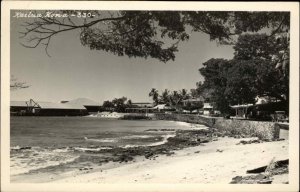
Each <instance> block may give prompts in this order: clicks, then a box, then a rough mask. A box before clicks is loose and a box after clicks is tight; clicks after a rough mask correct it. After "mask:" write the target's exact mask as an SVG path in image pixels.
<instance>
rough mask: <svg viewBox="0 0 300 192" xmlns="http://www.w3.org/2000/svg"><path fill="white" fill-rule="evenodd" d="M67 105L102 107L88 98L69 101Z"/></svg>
mask: <svg viewBox="0 0 300 192" xmlns="http://www.w3.org/2000/svg"><path fill="white" fill-rule="evenodd" d="M66 103H67V104H72V105H82V106H100V105H101V104H100V103H98V102H96V101H93V100H91V99H88V98H78V99H74V100H71V101H68V102H66Z"/></svg>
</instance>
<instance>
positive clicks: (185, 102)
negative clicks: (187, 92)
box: [182, 97, 204, 108]
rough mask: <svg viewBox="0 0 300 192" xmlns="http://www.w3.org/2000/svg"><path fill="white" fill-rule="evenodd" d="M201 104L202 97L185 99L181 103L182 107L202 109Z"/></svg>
mask: <svg viewBox="0 0 300 192" xmlns="http://www.w3.org/2000/svg"><path fill="white" fill-rule="evenodd" d="M203 102H204V99H203V98H202V97H200V98H191V99H185V100H183V101H182V103H183V106H184V107H186V106H188V105H192V106H199V108H201V107H202V104H203Z"/></svg>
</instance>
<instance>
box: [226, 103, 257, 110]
mask: <svg viewBox="0 0 300 192" xmlns="http://www.w3.org/2000/svg"><path fill="white" fill-rule="evenodd" d="M251 106H253V104H244V105H233V106H230V107H231V108H234V109H238V108H245V107H251Z"/></svg>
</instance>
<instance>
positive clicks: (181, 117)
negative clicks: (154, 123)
mask: <svg viewBox="0 0 300 192" xmlns="http://www.w3.org/2000/svg"><path fill="white" fill-rule="evenodd" d="M155 117H156V119H159V120H173V121H183V122H188V123H197V124H204V125H206V126H208V127H212V128H215V129H216V130H217V131H218V132H219V133H222V134H226V135H231V136H235V135H239V136H244V137H258V138H260V139H267V140H269V139H277V138H279V132H280V125H279V124H277V123H274V122H263V121H248V120H237V119H224V118H216V117H204V116H199V115H190V114H156V115H155Z"/></svg>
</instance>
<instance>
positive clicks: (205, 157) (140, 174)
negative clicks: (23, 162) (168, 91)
mask: <svg viewBox="0 0 300 192" xmlns="http://www.w3.org/2000/svg"><path fill="white" fill-rule="evenodd" d="M256 139H257V138H233V137H227V136H225V137H218V138H215V139H213V140H212V141H210V142H205V143H200V144H199V145H195V146H191V147H183V148H180V147H179V148H178V149H174V150H171V152H172V153H169V154H165V155H164V154H159V153H158V154H153V155H152V156H149V157H146V156H144V153H142V155H141V154H140V155H134V157H133V159H131V160H130V159H128V160H126V158H125V160H124V161H115V162H111V161H110V162H108V163H105V164H103V165H100V166H93V167H92V169H82V170H76V171H69V172H65V173H63V174H59V175H56V174H50V173H37V174H34V175H26V174H25V175H19V176H13V177H11V182H16V183H19V182H22V183H41V182H55V183H65V182H66V183H72V182H92V183H124V182H125V183H140V182H141V183H227V184H228V183H230V182H231V180H232V178H234V177H236V176H241V175H242V176H246V175H248V174H246V171H247V170H249V169H254V168H257V167H260V166H265V165H268V163H269V162H270V161H271V160H272V159H273V158H275V159H276V160H284V159H288V140H280V141H272V142H261V143H251V142H250V143H251V144H242V143H241V141H244V143H247V142H245V141H253V140H256ZM238 143H240V144H238ZM155 147H157V146H155ZM155 147H154V148H155ZM151 148H153V147H151ZM258 155H259V156H260V159H257V156H258ZM232 157H234V158H232ZM123 158H124V157H123ZM274 178H275V180H274V181H273V183H277V182H279V183H284V182H288V174H285V175H281V176H276V177H275V176H274Z"/></svg>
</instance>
